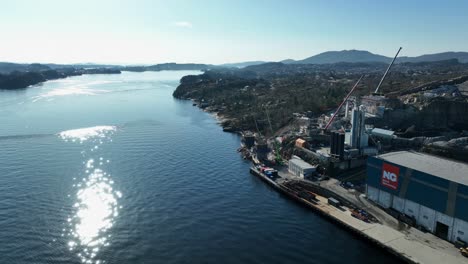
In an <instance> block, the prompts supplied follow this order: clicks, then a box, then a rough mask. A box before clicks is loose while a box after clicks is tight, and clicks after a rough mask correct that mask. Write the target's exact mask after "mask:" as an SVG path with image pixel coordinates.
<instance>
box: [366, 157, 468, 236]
mask: <svg viewBox="0 0 468 264" xmlns="http://www.w3.org/2000/svg"><path fill="white" fill-rule="evenodd" d="M367 197H368V199H370V200H372V201H374V202H376V203H378V204H379V205H381V206H382V207H385V208H393V209H394V210H396V211H398V212H400V213H402V214H405V215H406V216H408V217H411V218H412V219H414V220H415V221H416V223H417V224H418V225H420V226H423V227H424V228H426V229H427V230H429V231H431V232H432V233H434V234H436V235H437V236H439V237H441V238H444V239H447V240H449V241H455V240H457V239H458V240H462V241H466V242H468V164H466V163H462V162H458V161H453V160H448V159H444V158H441V157H436V156H432V155H428V154H424V153H418V152H412V151H399V152H392V153H387V154H382V155H379V156H375V157H369V158H368V160H367Z"/></svg>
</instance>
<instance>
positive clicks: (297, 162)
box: [288, 156, 317, 179]
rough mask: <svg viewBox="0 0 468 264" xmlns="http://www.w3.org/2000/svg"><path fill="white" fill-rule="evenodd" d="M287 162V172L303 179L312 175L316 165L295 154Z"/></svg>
mask: <svg viewBox="0 0 468 264" xmlns="http://www.w3.org/2000/svg"><path fill="white" fill-rule="evenodd" d="M288 164H289V166H288V170H289V172H290V173H292V174H294V175H296V176H298V177H300V178H303V179H304V178H307V177H308V176H310V175H312V174H313V173H314V172H315V171H316V169H317V167H316V166H312V165H310V164H309V163H307V162H305V161H303V160H301V159H300V158H299V157H296V156H293V157H292V159H290V160H289V162H288Z"/></svg>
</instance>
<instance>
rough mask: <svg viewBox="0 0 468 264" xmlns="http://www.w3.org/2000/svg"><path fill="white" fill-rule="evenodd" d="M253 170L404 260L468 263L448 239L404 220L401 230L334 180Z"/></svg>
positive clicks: (260, 176)
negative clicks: (321, 181)
mask: <svg viewBox="0 0 468 264" xmlns="http://www.w3.org/2000/svg"><path fill="white" fill-rule="evenodd" d="M250 173H251V174H252V175H255V176H257V177H259V178H260V179H261V180H263V181H264V182H265V183H267V184H268V185H270V186H271V187H273V188H274V189H276V190H277V191H279V192H281V193H283V194H285V195H286V196H287V197H289V198H291V199H293V200H295V201H297V202H299V203H300V204H302V205H304V206H306V207H308V208H310V209H312V210H313V211H314V212H316V213H318V214H320V215H321V216H323V217H325V218H326V219H328V220H331V221H332V222H334V223H335V224H337V225H339V226H341V227H342V228H344V229H346V230H348V231H350V232H351V233H353V234H355V235H357V236H359V237H360V238H363V239H365V240H367V241H369V242H371V243H374V244H375V245H376V246H378V247H381V248H383V249H384V250H386V251H388V252H390V253H391V254H393V255H395V256H396V257H398V258H399V259H401V260H402V261H405V262H407V263H429V264H440V263H467V259H466V258H465V257H463V256H462V255H461V254H460V252H459V251H458V249H457V248H456V247H454V246H453V245H452V244H450V243H449V242H447V241H444V240H442V239H439V238H437V237H435V236H433V235H432V234H430V233H424V232H422V231H420V230H418V229H416V228H412V227H409V226H406V225H405V224H402V225H403V227H402V228H401V230H398V228H395V226H394V225H393V224H394V223H391V220H388V219H382V218H384V217H382V215H385V214H386V213H385V212H383V211H382V210H380V209H379V208H378V207H377V206H375V205H373V204H372V203H369V202H366V204H365V205H363V204H360V205H358V206H359V207H358V206H356V204H357V203H356V201H350V200H352V199H349V197H346V195H344V194H342V193H340V194H338V193H337V192H336V188H334V187H332V185H333V184H329V185H328V186H327V187H324V186H320V185H318V184H314V183H312V182H309V181H307V180H303V179H299V178H297V177H294V176H292V175H288V174H287V173H284V172H283V173H282V172H279V173H278V174H277V175H268V176H267V175H266V174H265V173H263V172H262V170H261V168H260V167H259V166H255V165H254V166H252V167H251V168H250ZM335 182H336V181H335ZM329 198H333V199H329ZM330 200H335V201H338V202H339V205H337V204H333V203H331V202H330ZM360 208H361V209H362V208H365V209H366V210H367V211H365V212H363V214H364V215H365V216H362V215H361V214H360V213H359V214H357V213H356V212H358V211H359V212H361V211H363V210H359V209H360ZM379 210H380V211H381V212H379ZM367 212H371V213H372V214H371V213H367ZM382 212H383V213H382ZM395 221H396V220H395ZM400 225H401V223H400ZM400 227H401V226H400Z"/></svg>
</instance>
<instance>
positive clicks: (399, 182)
mask: <svg viewBox="0 0 468 264" xmlns="http://www.w3.org/2000/svg"><path fill="white" fill-rule="evenodd" d="M400 49H401V48H400ZM397 55H398V53H397ZM395 58H396V56H395ZM394 60H395V59H394ZM392 64H393V61H392V63H391V64H390V65H389V67H388V69H387V71H386V72H385V74H384V76H383V77H382V80H381V81H380V83H379V86H380V84H381V83H382V82H383V80H384V79H385V76H386V74H387V73H388V71H389V69H390V67H391V65H392ZM362 78H363V77H361V78H360V79H359V80H358V81H357V83H356V84H355V85H354V87H353V88H352V89H351V91H350V92H349V93H348V95H347V96H346V97H345V98H344V100H343V102H342V103H341V104H340V106H339V107H338V108H337V109H336V111H335V112H334V113H333V114H332V115H331V116H326V115H324V116H321V117H320V118H315V119H313V118H308V117H306V116H304V115H301V114H298V113H296V114H295V115H294V116H295V118H298V119H300V122H299V123H298V124H300V125H299V129H298V130H299V132H297V133H296V134H291V133H290V134H289V135H286V136H284V135H282V136H279V135H276V136H274V137H273V138H271V139H266V138H265V137H264V136H263V135H262V134H261V133H260V131H258V133H253V132H246V133H244V134H243V139H242V146H241V148H240V149H239V151H240V152H242V153H243V156H244V158H246V159H247V158H248V159H252V161H253V166H252V168H251V170H250V172H251V173H252V174H254V175H256V176H258V177H260V178H261V179H262V180H264V181H265V182H267V183H268V184H269V185H271V186H273V187H274V188H275V189H277V190H279V191H280V192H282V193H284V194H286V195H287V196H288V197H290V198H292V199H294V200H296V201H298V202H300V203H302V204H304V205H306V206H307V207H309V208H312V209H313V210H315V211H317V212H319V213H320V214H321V215H324V216H325V217H327V218H330V219H331V220H333V221H335V222H337V223H339V224H340V225H342V226H344V227H345V228H346V229H349V230H351V231H352V232H353V233H355V234H357V235H359V236H361V237H364V238H366V239H368V240H369V241H371V242H373V243H376V244H377V245H379V246H380V247H383V248H385V249H387V250H388V251H389V252H391V253H393V254H395V255H397V256H398V257H400V258H401V259H403V260H405V261H407V262H410V263H441V262H443V261H445V260H448V262H451V263H452V262H453V263H462V262H464V261H466V260H465V259H464V256H468V164H467V163H465V162H463V161H457V160H453V159H450V158H447V157H442V156H436V155H433V154H430V153H425V152H423V151H422V150H423V148H424V147H425V146H431V147H432V146H434V144H432V143H433V142H436V143H437V142H439V144H440V140H443V139H444V137H437V136H432V137H431V136H419V137H401V136H400V135H401V133H400V134H399V135H397V134H396V133H395V131H392V130H389V129H387V128H386V127H379V126H376V125H375V124H379V122H380V121H379V119H382V118H383V116H384V115H385V113H386V110H387V107H388V106H389V105H390V103H391V101H392V99H390V98H387V97H385V96H384V95H382V94H379V93H378V90H379V87H377V89H376V90H375V92H374V93H373V94H371V95H368V96H362V97H355V96H351V94H352V93H353V91H354V89H355V88H356V87H357V86H358V84H359V82H360V81H361V79H362ZM266 117H267V119H268V123H270V128H271V122H270V120H269V116H268V113H266ZM376 120H377V121H376ZM304 121H308V123H307V122H304ZM369 121H372V122H369ZM255 122H256V121H255ZM304 123H306V125H304ZM257 130H258V128H257ZM271 132H272V134H274V133H273V129H271ZM464 140H465V139H463V138H461V139H456V140H455V141H453V142H451V141H450V142H449V143H448V144H451V145H450V147H451V148H454V147H453V146H455V147H456V144H458V143H459V142H462V141H463V142H464ZM466 141H467V142H468V137H467V138H466ZM285 142H289V143H285ZM435 146H438V145H437V144H436V145H435ZM280 149H281V150H282V152H281V151H280ZM446 149H447V148H446ZM434 249H436V250H434ZM460 253H461V254H460Z"/></svg>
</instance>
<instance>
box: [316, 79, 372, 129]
mask: <svg viewBox="0 0 468 264" xmlns="http://www.w3.org/2000/svg"><path fill="white" fill-rule="evenodd" d="M362 77H364V75H361V78H359V80H358V81H357V82H356V84H355V85H354V86H353V88H352V89H351V91H349V93H348V94H347V95H346V97H345V99H344V100H343V102H341V104H340V106H338V109H336V111H335V113H334V114H333V116H332V117H331V118H330V121H328V123H327V125H326V126H325V128H324V129H323V130H324V131H326V130H327V129H328V127H329V126H330V125H331V123H332V122H333V119H335V117H336V115H337V114H338V112H339V111H340V109H341V107H343V105H344V103H345V102H346V101H347V100H348V98H349V97H350V96H351V94H352V93H353V92H354V90H355V89H356V87H357V86H358V84H359V83H360V82H361V79H362Z"/></svg>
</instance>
